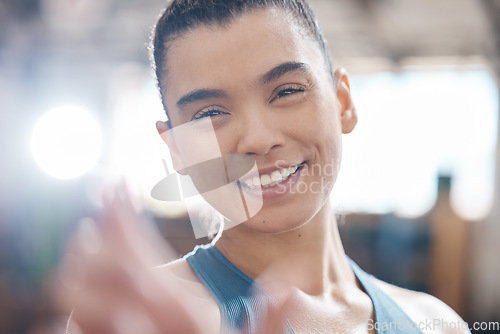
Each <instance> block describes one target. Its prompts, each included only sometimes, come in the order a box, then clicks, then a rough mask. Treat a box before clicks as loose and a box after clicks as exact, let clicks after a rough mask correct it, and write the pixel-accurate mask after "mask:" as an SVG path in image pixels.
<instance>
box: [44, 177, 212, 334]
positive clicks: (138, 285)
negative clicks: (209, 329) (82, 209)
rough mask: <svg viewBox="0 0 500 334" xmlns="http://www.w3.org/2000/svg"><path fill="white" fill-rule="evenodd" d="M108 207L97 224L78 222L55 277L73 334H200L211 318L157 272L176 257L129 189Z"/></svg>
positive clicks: (189, 295) (117, 194) (108, 198)
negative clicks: (163, 241)
mask: <svg viewBox="0 0 500 334" xmlns="http://www.w3.org/2000/svg"><path fill="white" fill-rule="evenodd" d="M104 202H105V203H104V208H103V212H102V214H101V216H100V218H99V219H98V220H97V221H93V220H91V219H84V220H82V221H81V223H80V226H79V230H78V232H77V233H76V235H75V236H74V237H73V238H72V239H71V241H70V242H69V245H68V252H67V253H66V254H65V255H64V257H63V259H62V261H61V264H60V267H59V270H58V275H57V276H58V278H59V282H60V283H59V284H55V288H54V290H55V295H56V299H57V302H58V304H59V305H60V306H61V308H62V309H63V310H65V311H67V313H68V314H69V312H71V310H72V313H71V314H72V315H71V319H70V321H69V324H68V330H69V333H71V334H77V333H78V334H80V333H82V334H108V333H109V334H112V333H131V334H137V333H141V334H142V333H144V334H160V333H203V332H204V331H203V328H204V326H203V324H204V320H205V319H204V314H205V313H206V312H203V310H200V309H199V307H198V306H197V305H198V304H199V303H197V302H196V300H195V297H194V296H193V295H192V293H190V292H189V291H186V289H185V288H184V287H183V286H182V284H181V282H180V281H179V279H178V278H176V277H175V276H174V275H169V274H165V271H159V270H154V269H153V268H154V267H155V266H157V265H159V264H162V263H165V262H167V261H168V260H171V259H173V258H175V256H172V255H173V252H171V251H170V252H169V251H168V250H166V245H164V244H163V245H162V244H161V242H159V237H158V235H155V233H152V231H151V226H150V225H149V222H147V221H146V220H145V219H144V218H143V217H141V216H140V215H139V214H137V213H136V211H135V210H134V205H133V203H132V200H131V199H130V197H129V195H128V192H127V190H126V189H125V187H123V186H122V187H118V188H117V189H115V191H114V195H113V196H111V195H107V196H106V197H105V200H104ZM169 255H170V258H169Z"/></svg>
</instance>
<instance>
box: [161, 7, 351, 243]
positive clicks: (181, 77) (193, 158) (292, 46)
mask: <svg viewBox="0 0 500 334" xmlns="http://www.w3.org/2000/svg"><path fill="white" fill-rule="evenodd" d="M293 22H294V20H293V18H292V17H291V16H289V15H288V14H286V13H285V12H284V11H282V10H261V11H256V12H254V13H251V14H247V15H244V16H242V17H240V18H238V19H237V20H235V21H234V22H232V23H231V24H230V25H229V27H208V26H202V27H200V28H196V29H194V30H192V31H190V32H187V33H185V34H184V35H182V36H181V37H180V38H177V39H175V40H174V41H172V42H171V43H170V44H169V48H168V51H167V53H168V54H167V63H166V72H167V77H166V79H165V80H166V82H163V85H162V86H163V89H164V96H165V101H166V106H167V109H168V111H169V116H170V120H171V124H172V127H173V128H174V130H175V128H176V127H177V128H179V129H181V128H191V129H196V128H198V130H197V132H191V134H192V136H193V137H191V138H187V141H186V142H185V143H184V144H179V143H172V142H170V146H171V151H172V153H173V155H174V165H175V164H177V166H178V169H181V168H182V167H183V166H182V165H183V164H184V165H186V164H188V165H192V164H193V163H200V162H202V161H203V160H207V159H210V158H211V157H212V158H213V157H216V156H217V155H218V154H219V151H220V154H221V155H222V157H224V156H226V155H228V154H240V155H244V156H247V157H251V158H253V159H254V160H255V162H256V169H258V173H259V175H258V176H257V175H255V174H254V175H250V174H248V175H246V176H243V177H242V178H241V181H243V182H241V183H240V184H241V187H240V188H239V189H238V187H237V186H236V185H235V186H234V187H233V192H232V193H231V191H229V192H228V193H227V194H226V195H227V196H228V197H227V198H226V199H223V198H219V202H220V203H219V204H217V201H215V202H216V203H212V205H213V206H215V207H216V208H218V206H219V205H222V206H224V204H223V203H226V205H227V203H228V200H229V199H230V197H232V196H234V195H236V196H239V195H244V197H245V199H246V201H247V207H250V206H252V203H251V202H252V201H254V204H255V205H254V207H258V205H261V206H262V208H261V209H260V211H259V210H258V212H256V214H251V215H250V216H251V218H250V219H248V220H247V221H246V222H245V223H244V224H243V225H242V226H244V228H250V229H253V230H255V231H260V232H273V233H274V232H284V231H288V230H291V229H294V228H296V227H299V226H301V225H302V224H304V223H306V222H308V221H310V220H311V219H312V218H313V217H314V216H315V214H316V213H317V212H318V211H319V210H320V209H321V208H322V207H323V205H324V204H325V202H326V200H327V198H328V195H329V194H330V191H331V188H332V186H333V184H334V182H335V179H336V177H337V173H338V168H339V165H340V159H341V134H342V132H349V131H350V130H352V127H353V126H354V125H353V124H351V123H352V122H351V123H349V119H348V121H347V122H346V121H345V120H344V119H343V117H344V114H346V115H347V117H348V118H349V116H351V118H353V119H354V124H355V117H354V116H353V114H352V112H349V113H347V112H345V110H346V109H348V108H349V103H347V102H346V101H347V100H346V98H347V99H350V97H349V96H348V95H349V92H348V88H346V87H347V86H346V85H345V84H343V85H342V82H340V83H339V79H342V78H344V80H345V81H344V83H346V79H345V77H343V76H342V78H337V83H334V82H332V79H331V76H330V75H329V72H328V69H327V67H326V65H325V64H326V63H325V60H324V57H323V55H322V52H321V50H320V48H319V45H318V43H317V42H316V41H314V40H313V39H312V38H311V37H309V36H308V35H307V34H306V33H305V31H304V29H302V28H300V27H299V26H298V25H296V24H294V23H293ZM340 86H342V87H341V88H342V89H341V90H340V89H337V88H336V87H340ZM340 91H342V92H343V94H347V95H346V96H344V97H345V98H344V97H341V98H340V100H339V96H338V94H339V92H340ZM349 101H350V100H349ZM207 124H208V125H209V126H208V127H207V126H206V125H207ZM186 133H188V132H186ZM193 133H194V134H193ZM211 136H212V137H213V138H215V139H214V140H213V141H212V143H214V142H215V143H216V146H217V147H215V148H214V147H211V148H207V147H204V146H203V145H204V143H207V142H209V141H210V139H209V138H210V137H211ZM174 141H175V139H174ZM186 143H187V144H186ZM173 145H176V147H172V146H173ZM207 152H210V153H207ZM201 156H205V157H201ZM176 161H177V163H176ZM187 161H189V162H187ZM184 167H185V166H184ZM195 183H196V182H195ZM240 191H241V193H240ZM217 197H220V196H217ZM259 201H260V202H259ZM209 202H213V201H211V200H209ZM259 203H260V204H259ZM230 206H231V205H230ZM259 208H260V207H259ZM247 209H248V208H247ZM220 211H224V209H222V210H220ZM222 213H223V214H224V212H222ZM247 214H248V210H247Z"/></svg>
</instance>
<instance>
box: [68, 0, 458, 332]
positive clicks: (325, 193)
mask: <svg viewBox="0 0 500 334" xmlns="http://www.w3.org/2000/svg"><path fill="white" fill-rule="evenodd" d="M153 44H154V52H153V54H154V61H155V65H156V74H157V78H158V86H159V89H160V92H161V96H162V101H163V105H164V107H165V111H166V112H167V115H168V117H169V122H165V121H158V122H157V124H156V125H157V130H158V132H159V134H160V135H161V137H162V139H163V140H164V141H165V142H166V144H167V145H168V147H169V149H170V152H171V156H172V160H173V166H174V168H175V169H176V171H177V172H178V173H179V174H180V175H182V176H189V177H190V178H191V179H192V183H193V184H194V185H195V186H196V188H197V189H198V191H199V192H200V194H201V196H203V197H204V198H205V199H206V200H207V202H209V203H210V204H211V205H212V206H213V207H214V208H215V209H216V210H218V211H219V212H220V213H221V214H222V215H223V216H224V219H225V223H226V224H227V225H226V228H225V230H224V231H223V232H222V233H221V234H220V235H219V237H218V239H217V240H216V241H214V242H213V243H212V244H210V245H207V246H204V247H198V248H197V249H195V250H194V251H193V252H192V253H190V254H188V255H187V256H186V257H185V258H183V259H180V260H177V261H174V262H172V263H169V264H166V265H164V266H162V267H160V268H157V269H156V270H155V271H154V272H152V273H151V272H150V271H148V266H150V265H151V262H152V260H151V259H152V258H155V257H156V256H157V255H155V249H154V248H152V246H151V245H150V243H149V242H147V241H146V238H145V237H144V233H143V232H141V227H140V226H141V225H139V226H137V225H138V224H134V219H133V218H134V217H132V216H133V214H132V213H131V209H130V207H131V204H130V202H129V201H128V200H127V199H126V198H125V199H124V198H123V197H124V195H123V194H118V195H117V199H115V200H114V201H113V200H110V203H109V204H108V206H107V207H108V208H107V210H108V211H107V212H108V214H107V215H105V216H104V218H105V219H106V220H107V221H106V223H107V224H102V226H101V227H100V229H101V231H100V233H101V235H102V237H101V239H103V240H107V242H103V243H102V245H103V250H101V252H100V254H99V256H96V255H95V254H88V252H87V253H85V250H84V249H82V247H81V246H80V247H78V245H77V246H75V253H77V254H81V255H80V257H79V258H80V259H83V260H82V264H81V265H83V266H85V268H86V270H85V272H86V282H87V284H83V288H82V289H80V290H79V291H77V292H75V291H70V292H69V293H68V295H70V296H73V298H70V301H69V304H76V305H77V307H76V309H75V311H74V312H73V319H74V321H73V322H72V324H74V325H75V324H78V325H79V327H80V329H79V330H80V331H82V332H84V333H95V332H99V333H108V332H109V333H115V332H121V329H123V328H124V326H125V325H127V324H130V323H131V321H133V322H134V323H135V327H129V328H128V330H130V328H134V330H135V331H136V332H140V331H146V330H147V331H148V332H150V333H192V332H197V333H219V332H223V333H227V332H230V333H235V332H236V333H238V332H241V333H280V332H282V333H295V332H297V333H300V332H302V333H306V332H307V333H311V332H313V333H332V332H333V333H339V332H344V333H354V332H356V333H375V332H379V329H380V328H388V327H389V326H390V328H391V329H392V328H394V326H393V324H398V326H397V327H396V328H395V329H393V330H392V331H391V333H394V332H400V333H422V331H421V330H420V329H419V328H421V324H426V323H429V322H430V323H435V322H433V319H445V322H449V323H451V322H453V323H459V322H461V320H460V318H459V317H458V315H456V314H455V313H454V312H453V311H452V310H451V309H450V308H448V307H447V306H446V305H444V304H443V303H441V302H440V301H438V300H436V299H434V298H433V297H431V296H428V295H425V294H421V293H416V292H412V291H408V290H404V289H400V288H398V287H395V286H391V285H389V284H386V283H383V282H381V281H378V280H376V279H375V278H373V277H372V276H370V275H368V274H366V273H365V272H364V271H363V270H362V269H360V268H359V267H358V266H357V265H356V264H355V263H354V262H352V261H351V260H350V259H349V258H348V257H347V256H346V255H345V253H344V249H343V247H342V242H341V240H340V237H339V233H338V228H337V221H336V219H335V213H334V212H333V210H332V207H331V203H330V201H329V198H330V193H331V190H332V188H333V185H334V183H335V181H336V179H337V175H338V171H339V167H340V162H341V153H342V135H343V134H347V133H349V132H351V131H352V130H353V129H354V127H355V126H356V123H357V116H356V110H355V108H354V104H353V102H352V98H351V94H350V87H349V81H348V77H347V75H346V73H345V71H344V70H342V69H338V70H336V71H333V70H332V67H331V61H330V56H329V54H328V52H327V48H326V44H325V42H324V40H323V37H322V35H321V32H320V29H319V26H318V24H317V22H316V20H315V17H314V15H313V13H312V11H311V10H310V9H309V7H308V5H307V3H306V2H305V1H303V0H252V1H250V0H249V1H246V0H221V1H193V0H174V1H173V2H172V3H171V4H170V5H169V7H167V8H166V10H165V12H164V13H163V14H162V16H161V18H160V19H159V22H158V24H157V26H156V29H155V35H154V43H153ZM229 156H237V157H245V158H247V159H251V161H252V162H253V165H254V168H253V169H252V170H250V171H247V170H245V171H243V172H241V173H239V175H236V177H234V175H230V174H231V172H230V171H231V170H232V167H233V166H231V164H230V163H228V161H229V159H228V158H227V157H229ZM220 157H222V158H223V159H224V165H223V167H219V168H214V170H211V169H210V168H206V169H203V170H200V168H193V166H197V165H200V164H203V163H205V162H207V161H211V160H212V159H216V158H220ZM221 169H223V170H224V171H225V173H226V175H225V180H221V181H227V182H226V183H227V186H225V187H221V188H220V189H215V190H213V191H212V189H213V188H210V187H205V186H206V185H207V184H208V183H210V182H211V181H213V178H220V175H221V174H220V170H221ZM217 173H219V174H217ZM223 179H224V178H223ZM233 179H234V180H235V181H232V180H233ZM229 181H231V182H229ZM318 185H323V186H320V187H319V186H318ZM204 187H205V188H204ZM202 189H203V191H202ZM236 203H238V205H239V203H242V205H241V207H242V208H243V213H244V214H241V213H242V212H241V210H240V209H239V208H236V206H237V205H236ZM258 204H260V206H259V205H258ZM256 207H258V210H253V208H256ZM236 211H238V212H236ZM242 216H244V217H245V219H240V218H241V217H242ZM233 217H236V218H233ZM235 221H236V222H237V223H235ZM228 226H229V227H230V228H228ZM97 305H98V306H99V307H98V311H96V306H97ZM103 305H105V307H103ZM124 308H125V310H126V311H124ZM200 309H202V310H203V312H200V311H199V310H200ZM117 310H120V312H118V311H117ZM131 310H132V311H131ZM166 310H168V312H167V311H166ZM131 314H132V315H133V316H130V315H131ZM103 315H105V316H103ZM131 319H132V320H131ZM134 319H135V320H134ZM137 324H143V325H142V326H143V327H142V329H141V328H139V327H137ZM373 324H377V326H374V325H373ZM125 327H127V326H125ZM435 329H436V330H443V331H446V330H445V329H444V328H435ZM454 332H467V330H466V329H465V328H463V329H461V330H457V331H454Z"/></svg>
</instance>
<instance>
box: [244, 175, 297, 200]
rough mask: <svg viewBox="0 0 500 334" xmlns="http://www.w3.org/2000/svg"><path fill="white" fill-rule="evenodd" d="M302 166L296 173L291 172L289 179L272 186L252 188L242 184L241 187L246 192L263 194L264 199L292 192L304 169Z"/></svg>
mask: <svg viewBox="0 0 500 334" xmlns="http://www.w3.org/2000/svg"><path fill="white" fill-rule="evenodd" d="M302 167H303V166H301V167H300V168H299V169H297V171H296V172H295V173H293V174H291V175H290V176H289V177H288V179H286V180H285V181H283V182H281V183H278V184H276V185H274V186H272V187H265V188H264V187H262V188H255V189H250V188H248V187H246V186H242V187H241V189H243V191H244V192H245V193H248V194H250V195H252V196H258V197H260V196H262V199H263V200H264V201H265V200H271V199H275V198H278V197H282V196H285V195H287V194H289V193H290V190H291V189H292V187H293V185H294V184H295V183H297V180H298V179H299V178H300V171H301V170H302Z"/></svg>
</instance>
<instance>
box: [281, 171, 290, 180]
mask: <svg viewBox="0 0 500 334" xmlns="http://www.w3.org/2000/svg"><path fill="white" fill-rule="evenodd" d="M280 172H281V176H282V177H283V178H284V179H286V178H287V177H288V175H290V172H289V171H288V168H285V169H282V170H281V171H280Z"/></svg>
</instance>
